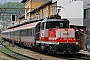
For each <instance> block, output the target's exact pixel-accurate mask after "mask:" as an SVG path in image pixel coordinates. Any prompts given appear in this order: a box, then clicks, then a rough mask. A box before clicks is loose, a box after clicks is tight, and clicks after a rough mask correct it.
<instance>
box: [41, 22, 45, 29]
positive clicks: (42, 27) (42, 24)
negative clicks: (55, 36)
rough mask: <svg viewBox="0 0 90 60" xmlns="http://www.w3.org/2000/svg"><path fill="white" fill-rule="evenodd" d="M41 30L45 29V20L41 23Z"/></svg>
mask: <svg viewBox="0 0 90 60" xmlns="http://www.w3.org/2000/svg"><path fill="white" fill-rule="evenodd" d="M41 30H44V22H42V23H41Z"/></svg>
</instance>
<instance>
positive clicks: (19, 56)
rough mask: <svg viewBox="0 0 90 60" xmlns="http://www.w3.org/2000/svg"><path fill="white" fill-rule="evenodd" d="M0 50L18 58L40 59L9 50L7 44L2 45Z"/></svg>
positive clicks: (25, 59) (26, 59)
mask: <svg viewBox="0 0 90 60" xmlns="http://www.w3.org/2000/svg"><path fill="white" fill-rule="evenodd" d="M0 51H1V52H2V53H4V54H6V55H8V56H10V57H12V58H15V59H17V60H38V59H35V58H32V57H28V56H25V55H22V54H19V53H16V52H13V51H11V50H9V49H8V48H7V47H6V46H4V45H0Z"/></svg>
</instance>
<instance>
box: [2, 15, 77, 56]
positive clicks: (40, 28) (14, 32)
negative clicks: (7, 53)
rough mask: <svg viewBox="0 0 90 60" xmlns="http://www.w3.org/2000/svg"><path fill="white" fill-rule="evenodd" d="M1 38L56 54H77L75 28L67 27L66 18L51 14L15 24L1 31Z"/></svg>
mask: <svg viewBox="0 0 90 60" xmlns="http://www.w3.org/2000/svg"><path fill="white" fill-rule="evenodd" d="M2 38H3V39H5V40H9V41H12V40H14V42H15V43H17V44H19V45H22V46H27V47H31V48H34V49H38V50H39V51H47V52H48V53H56V54H77V53H78V52H79V44H78V42H77V41H76V38H75V30H74V29H73V28H70V27H69V21H68V20H67V19H61V18H60V16H56V15H54V16H51V17H50V18H45V19H43V20H42V21H36V22H30V23H28V24H22V25H19V26H15V27H14V29H12V28H9V29H8V30H5V31H2Z"/></svg>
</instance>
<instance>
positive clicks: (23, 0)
mask: <svg viewBox="0 0 90 60" xmlns="http://www.w3.org/2000/svg"><path fill="white" fill-rule="evenodd" d="M26 1H45V2H47V1H51V0H22V1H21V3H25V2H26Z"/></svg>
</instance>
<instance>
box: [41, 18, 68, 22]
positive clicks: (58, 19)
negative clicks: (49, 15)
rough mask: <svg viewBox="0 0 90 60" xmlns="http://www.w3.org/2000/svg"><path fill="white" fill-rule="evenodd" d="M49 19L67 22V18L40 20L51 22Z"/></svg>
mask: <svg viewBox="0 0 90 60" xmlns="http://www.w3.org/2000/svg"><path fill="white" fill-rule="evenodd" d="M51 21H66V22H69V20H68V19H44V20H43V21H42V22H51Z"/></svg>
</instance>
